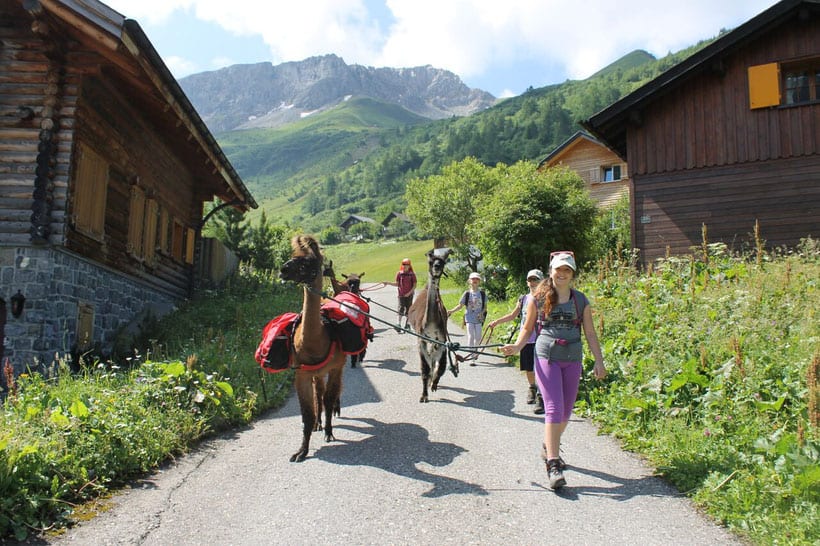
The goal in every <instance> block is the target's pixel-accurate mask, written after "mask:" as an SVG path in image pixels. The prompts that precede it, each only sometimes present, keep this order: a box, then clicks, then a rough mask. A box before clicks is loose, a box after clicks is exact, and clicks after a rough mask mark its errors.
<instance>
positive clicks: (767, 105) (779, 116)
mask: <svg viewBox="0 0 820 546" xmlns="http://www.w3.org/2000/svg"><path fill="white" fill-rule="evenodd" d="M582 126H583V127H584V128H585V129H586V130H588V131H589V132H590V133H591V134H592V135H593V136H595V137H596V138H597V139H598V140H600V141H601V142H603V143H605V144H606V145H607V146H608V147H609V148H610V149H612V150H613V151H614V152H615V153H616V154H617V155H618V156H619V157H620V158H621V159H622V160H623V161H624V162H626V163H628V164H629V170H630V173H629V174H630V179H631V182H632V187H633V194H632V200H631V201H632V204H631V206H632V220H633V222H632V225H633V235H632V237H633V246H635V247H636V248H639V249H640V250H641V253H642V260H643V262H644V263H649V262H651V261H653V260H654V259H656V258H658V257H662V256H664V255H665V254H666V253H667V250H668V251H670V252H671V253H673V254H679V253H686V252H688V251H689V249H690V247H692V246H694V245H699V244H700V242H701V240H702V235H701V234H702V226H703V225H704V224H705V225H706V228H707V233H708V239H709V241H710V242H715V241H723V242H725V243H727V244H729V245H730V246H731V247H733V248H735V249H739V248H743V246H745V245H750V244H753V241H752V237H751V234H752V233H753V231H754V228H755V223H756V222H757V223H759V226H760V235H761V237H762V238H763V239H765V240H766V242H767V244H768V245H769V246H770V247H774V246H783V245H785V246H793V245H795V244H797V243H798V242H799V241H800V239H801V238H805V237H807V236H809V235H811V236H813V237H817V236H818V234H820V222H819V221H818V218H820V211H819V210H818V205H820V1H818V0H783V1H781V2H778V3H777V4H775V5H774V6H772V7H771V8H769V9H767V10H766V11H764V12H763V13H761V14H760V15H758V16H756V17H754V18H753V19H751V20H749V21H747V22H746V23H744V24H742V25H741V26H739V27H738V28H736V29H734V30H733V31H731V32H728V33H726V34H725V35H723V36H722V37H720V38H718V39H717V40H716V41H714V42H712V43H711V44H709V45H708V46H706V47H705V48H703V49H702V50H700V51H698V52H697V53H695V54H694V55H692V56H691V57H689V58H688V59H686V60H684V61H683V62H681V63H679V64H678V65H676V66H674V67H672V68H670V69H669V70H667V71H666V72H664V73H663V74H661V75H660V76H658V77H657V78H655V79H654V80H652V81H650V82H649V83H647V84H646V85H644V86H642V87H641V88H639V89H637V90H636V91H634V92H632V93H631V94H629V95H627V96H625V97H623V98H622V99H621V100H619V101H617V102H615V103H614V104H612V105H611V106H609V107H608V108H606V109H604V110H603V111H601V112H599V113H597V114H595V115H594V116H592V117H591V118H590V119H588V120H586V121H584V122H582Z"/></svg>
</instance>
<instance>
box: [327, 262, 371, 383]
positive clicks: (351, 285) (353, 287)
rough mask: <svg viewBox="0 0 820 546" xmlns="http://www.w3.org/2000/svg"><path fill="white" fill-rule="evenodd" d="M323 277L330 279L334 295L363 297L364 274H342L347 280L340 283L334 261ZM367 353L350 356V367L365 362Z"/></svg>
mask: <svg viewBox="0 0 820 546" xmlns="http://www.w3.org/2000/svg"><path fill="white" fill-rule="evenodd" d="M322 275H323V276H325V277H327V278H329V279H330V284H331V286H332V287H333V294H335V295H339V292H344V291H347V292H353V293H354V294H356V295H357V296H360V295H361V285H362V277H364V272H362V273H359V274H358V275H357V274H355V273H351V274H349V275H345V274H344V273H342V277H344V278H345V280H344V282H339V279H337V278H336V272H335V271H334V270H333V260H330V261H329V262H328V263H327V264H326V265H325V268H324V270H323V271H322ZM371 341H372V337H371ZM366 352H367V351H362V352H361V353H359V354H355V355H350V367H351V368H355V367H356V364H358V363H359V362H363V361H364V355H365V353H366Z"/></svg>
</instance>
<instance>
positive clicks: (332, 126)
mask: <svg viewBox="0 0 820 546" xmlns="http://www.w3.org/2000/svg"><path fill="white" fill-rule="evenodd" d="M711 41H712V40H708V41H703V42H701V43H699V44H697V45H695V46H692V47H690V48H688V49H685V50H683V51H680V52H678V53H674V54H669V55H667V56H665V57H663V58H661V59H655V58H654V57H652V56H651V55H650V54H648V53H646V52H645V51H634V52H632V53H630V54H628V55H625V56H624V57H623V58H621V59H619V60H618V61H617V62H615V63H612V64H611V65H609V66H607V67H605V68H603V69H602V70H600V71H598V72H597V73H596V74H595V75H593V76H591V77H590V78H587V79H586V80H579V81H575V80H568V81H566V82H564V83H561V84H556V85H550V86H547V87H542V88H539V89H533V88H530V89H528V90H527V91H526V92H525V93H524V94H522V95H520V96H517V97H513V98H510V99H506V100H503V101H500V102H499V103H498V104H497V105H495V106H493V107H492V108H489V109H487V110H484V111H482V112H479V113H476V114H474V115H472V116H469V117H464V118H450V119H445V120H438V121H429V120H424V119H421V118H419V117H417V116H415V115H413V114H410V113H409V112H406V111H404V110H403V109H402V108H400V107H398V106H388V105H386V104H383V103H380V102H378V101H374V100H371V99H364V98H360V99H354V100H350V101H348V102H346V103H343V104H341V105H340V106H339V107H338V108H336V109H334V110H331V111H329V112H326V113H323V114H318V115H316V116H315V117H314V116H311V117H310V118H306V119H305V120H303V121H302V122H300V123H297V124H294V125H291V126H288V127H287V128H284V129H277V130H255V131H241V132H233V133H228V134H225V135H222V136H221V138H220V145H222V146H223V149H224V150H225V153H226V155H227V156H228V158H229V159H230V160H231V162H232V163H233V164H234V166H235V167H236V168H237V171H238V172H239V173H240V175H241V176H242V177H243V179H244V180H245V182H246V184H247V185H248V188H249V189H250V190H251V192H252V193H253V194H254V196H255V197H256V199H257V201H258V202H259V203H260V208H261V209H262V210H264V211H265V212H266V214H267V217H268V218H269V219H270V220H271V221H273V222H283V221H288V222H290V223H291V224H293V225H298V226H300V227H301V228H303V229H305V230H309V231H313V232H318V231H320V230H322V229H323V228H325V227H328V226H332V225H338V224H339V223H340V222H341V221H342V220H343V219H344V218H345V217H347V215H349V214H362V215H365V216H371V217H376V218H378V217H381V216H383V215H384V214H386V212H385V211H387V212H389V211H391V210H394V211H403V210H404V205H405V204H404V202H403V195H404V188H405V185H406V183H407V182H408V181H409V180H411V179H413V178H415V177H425V176H429V175H432V174H436V173H438V172H439V171H440V169H441V168H442V167H443V166H446V165H448V164H450V163H452V162H454V161H460V160H462V159H464V158H465V157H468V156H472V157H475V158H476V159H478V160H479V161H481V162H482V163H484V164H486V165H490V166H494V165H496V164H497V163H505V164H512V163H515V162H517V161H520V160H529V161H538V160H539V159H541V158H543V157H544V156H545V155H547V154H548V153H549V152H551V151H552V150H553V149H555V148H556V147H557V146H559V145H560V144H561V143H563V142H564V141H565V140H566V139H567V138H569V137H570V136H571V135H572V134H573V133H575V132H576V131H578V130H579V129H580V126H579V125H578V121H580V120H583V119H587V118H589V117H591V116H592V115H593V114H595V113H596V112H599V111H600V110H602V109H604V108H605V107H607V106H608V105H610V104H612V103H613V102H615V101H617V100H618V99H620V98H621V97H623V96H624V95H626V94H628V93H630V92H632V91H633V90H635V89H637V88H638V87H640V86H641V85H643V84H645V83H646V82H648V81H650V80H651V79H653V78H655V77H656V76H658V75H659V74H661V73H662V72H663V71H665V70H667V69H669V68H670V67H672V66H674V65H675V64H677V63H679V62H680V61H682V60H684V59H685V58H687V57H689V56H690V55H692V54H693V53H695V52H696V51H698V50H700V49H702V48H703V47H705V46H706V45H708V43H710V42H711ZM258 214H260V211H256V212H254V213H252V214H251V217H252V218H253V217H255V216H256V215H258Z"/></svg>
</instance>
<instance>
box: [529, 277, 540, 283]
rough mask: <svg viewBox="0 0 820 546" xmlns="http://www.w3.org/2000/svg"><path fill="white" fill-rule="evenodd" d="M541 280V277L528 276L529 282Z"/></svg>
mask: <svg viewBox="0 0 820 546" xmlns="http://www.w3.org/2000/svg"><path fill="white" fill-rule="evenodd" d="M540 280H541V279H539V278H538V277H527V282H533V281H535V282H538V281H540Z"/></svg>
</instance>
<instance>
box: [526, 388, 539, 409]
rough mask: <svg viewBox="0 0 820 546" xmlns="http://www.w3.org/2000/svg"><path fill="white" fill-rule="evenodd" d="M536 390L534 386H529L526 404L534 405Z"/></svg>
mask: <svg viewBox="0 0 820 546" xmlns="http://www.w3.org/2000/svg"><path fill="white" fill-rule="evenodd" d="M536 392H538V388H537V387H536V386H535V385H530V392H528V393H527V404H535V393H536Z"/></svg>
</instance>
